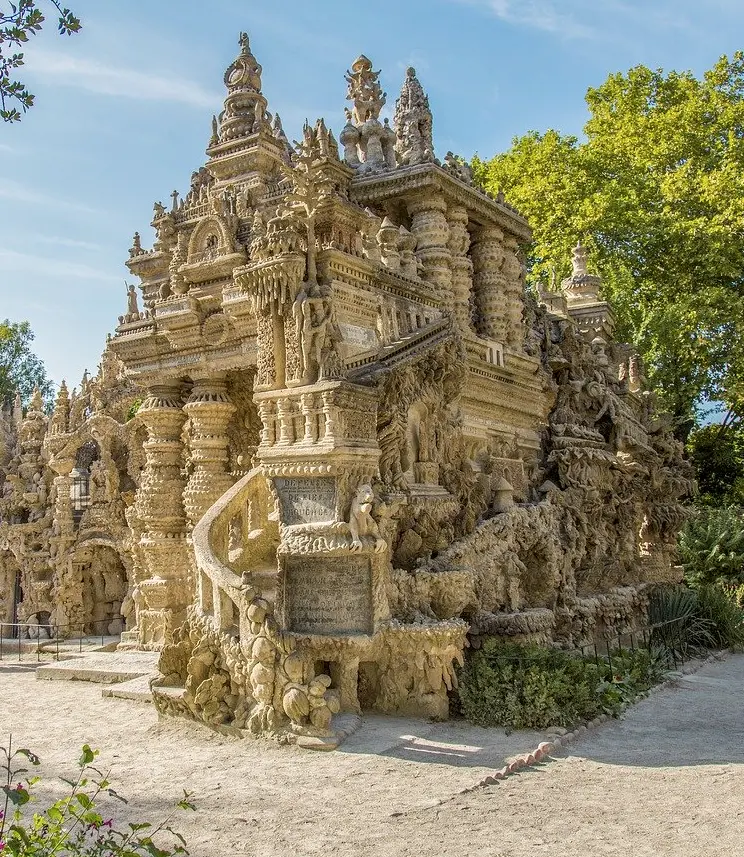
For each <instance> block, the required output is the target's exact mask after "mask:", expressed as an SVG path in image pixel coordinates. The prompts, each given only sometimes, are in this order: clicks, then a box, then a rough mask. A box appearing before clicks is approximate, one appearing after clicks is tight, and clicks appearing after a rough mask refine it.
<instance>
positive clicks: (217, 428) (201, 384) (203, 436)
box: [183, 375, 235, 527]
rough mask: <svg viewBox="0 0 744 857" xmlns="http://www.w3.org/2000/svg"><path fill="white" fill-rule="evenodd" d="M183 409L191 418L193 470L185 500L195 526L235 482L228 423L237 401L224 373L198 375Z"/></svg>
mask: <svg viewBox="0 0 744 857" xmlns="http://www.w3.org/2000/svg"><path fill="white" fill-rule="evenodd" d="M184 411H186V413H187V414H188V416H189V419H190V420H191V437H190V441H189V447H190V449H189V451H190V453H191V464H192V471H191V475H190V476H189V480H188V483H187V484H186V489H185V491H184V494H183V504H184V508H185V510H186V514H187V516H188V519H189V523H190V524H191V526H192V527H194V526H196V524H197V523H198V522H199V520H200V519H201V517H202V516H203V515H204V513H205V512H206V511H207V509H209V507H210V506H212V505H213V504H214V503H215V501H216V500H219V498H220V497H221V496H222V495H223V494H224V493H225V491H227V489H228V488H230V487H231V486H232V484H233V482H234V479H233V477H232V476H231V475H230V473H229V472H228V468H227V458H228V456H227V444H228V439H227V427H228V424H229V422H230V417H232V415H233V414H234V413H235V405H233V404H232V402H231V401H230V399H229V398H228V395H227V391H226V388H225V379H224V376H220V375H212V376H210V377H208V378H195V379H194V386H193V388H192V391H191V396H189V400H188V402H187V403H186V404H185V405H184Z"/></svg>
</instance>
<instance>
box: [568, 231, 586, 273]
mask: <svg viewBox="0 0 744 857" xmlns="http://www.w3.org/2000/svg"><path fill="white" fill-rule="evenodd" d="M587 256H588V253H587V250H586V247H584V245H583V244H582V243H581V239H579V241H578V242H577V244H576V246H575V247H574V248H573V253H572V257H571V261H572V263H573V276H574V277H576V276H583V275H584V274H586V273H587V267H586V263H587Z"/></svg>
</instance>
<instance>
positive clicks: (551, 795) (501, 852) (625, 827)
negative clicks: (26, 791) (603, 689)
mask: <svg viewBox="0 0 744 857" xmlns="http://www.w3.org/2000/svg"><path fill="white" fill-rule="evenodd" d="M11 731H12V733H13V740H14V743H15V744H16V746H27V747H30V748H31V749H33V750H34V751H35V752H37V753H38V754H39V755H40V756H41V757H42V760H43V766H42V769H41V772H42V774H43V776H44V783H45V785H44V794H43V796H44V797H51V796H52V795H54V796H60V795H62V794H63V789H64V787H63V786H62V784H61V783H59V782H58V780H57V779H56V778H57V777H59V776H65V775H67V776H69V775H70V773H72V772H74V762H75V759H76V758H77V756H78V755H79V750H80V747H81V746H82V744H83V743H86V742H87V743H89V744H90V745H91V746H93V747H98V748H100V749H101V750H102V753H101V757H100V759H101V765H102V766H104V767H105V766H111V767H112V772H111V779H112V780H113V782H114V785H115V787H116V788H117V790H118V791H119V792H120V793H121V794H123V795H125V796H126V797H127V798H128V799H129V804H128V805H127V806H126V807H124V808H121V807H118V808H115V815H116V817H117V819H118V820H119V821H120V822H124V821H129V820H137V821H140V820H143V819H148V820H158V819H160V818H162V817H163V816H164V815H165V814H167V813H168V811H169V808H170V806H171V805H172V804H173V802H174V801H176V800H177V799H178V798H179V797H180V796H181V794H182V791H183V789H188V790H189V791H191V792H193V793H194V800H195V802H196V804H197V812H195V813H186V812H185V813H179V814H178V815H177V817H176V819H175V822H174V826H175V827H176V829H178V830H179V831H180V832H181V833H182V834H183V835H184V836H185V837H186V839H187V841H188V846H189V850H190V852H191V854H192V855H194V856H195V857H218V856H219V857H224V855H228V854H235V855H261V857H278V855H298V857H305V855H316V854H323V855H353V857H357V855H359V857H366V855H375V857H403V855H411V857H428V855H437V857H439V855H443V856H444V855H467V857H480V855H482V857H486V855H487V857H527V855H530V857H535V855H540V857H542V856H543V855H545V857H559V855H560V857H564V855H572V857H585V856H586V857H589V855H591V856H592V857H602V855H623V857H643V856H644V855H681V857H685V855H690V857H692V855H694V857H713V855H715V857H719V855H737V854H742V853H744V655H732V656H729V657H728V658H727V659H726V660H724V661H722V662H718V663H714V664H710V665H706V666H704V667H703V668H702V669H701V670H700V671H699V672H698V673H696V674H695V675H693V676H689V677H685V678H683V679H680V681H679V683H678V686H677V687H675V688H671V689H668V690H664V691H661V692H660V693H658V694H654V695H653V696H652V697H651V698H649V699H647V700H644V701H643V702H641V703H640V704H638V705H637V706H635V707H634V708H633V709H632V710H631V711H630V712H629V713H628V714H627V715H626V716H625V718H624V719H623V720H621V721H619V722H612V723H609V724H606V725H605V726H602V727H600V728H599V729H597V730H594V731H592V732H589V733H587V735H586V736H584V737H583V738H582V739H581V740H580V741H579V742H577V743H576V744H574V745H573V746H572V747H571V749H570V750H569V751H567V752H564V753H563V754H561V755H560V756H559V757H558V758H556V759H555V760H552V761H549V762H547V763H545V764H542V765H540V766H538V767H536V768H532V769H527V770H525V771H522V772H520V773H519V774H517V775H515V776H512V777H510V778H509V779H507V780H505V781H503V782H501V783H499V784H498V785H495V786H490V787H486V788H482V789H478V790H476V791H474V792H472V793H469V794H466V795H459V796H458V795H457V792H458V791H459V790H460V789H462V788H465V787H467V786H471V785H474V784H475V783H477V782H478V781H479V780H480V779H482V778H483V776H485V775H486V774H488V773H490V772H492V771H493V770H494V769H495V768H497V767H499V766H500V765H501V764H502V763H503V759H504V758H508V757H509V756H511V755H514V754H515V753H517V752H523V751H526V750H530V749H532V748H533V747H534V746H535V745H536V743H537V742H538V741H539V740H543V738H544V736H542V735H538V734H537V733H515V734H513V735H510V736H506V735H505V734H504V733H503V732H501V731H499V730H483V729H480V730H479V729H473V728H472V727H469V726H467V725H466V724H463V723H453V724H438V725H437V724H430V723H424V722H422V721H412V720H402V719H394V718H380V717H372V718H367V719H366V720H365V723H364V725H363V726H362V728H361V729H360V730H359V731H358V732H357V733H355V734H354V735H352V736H351V737H350V738H349V739H348V740H347V742H346V743H345V744H344V745H343V746H342V747H341V749H339V750H338V751H336V752H335V753H313V752H310V751H306V750H298V749H296V748H292V747H278V746H276V745H274V744H272V743H270V742H268V741H251V740H241V739H236V738H229V737H224V736H221V735H217V734H215V733H213V732H211V731H210V730H208V729H205V728H202V727H199V726H196V725H193V724H188V723H185V722H182V721H163V722H160V723H159V722H158V720H157V716H156V713H155V711H154V710H153V707H152V706H151V705H145V704H142V703H137V702H131V701H126V700H114V699H104V698H102V697H101V686H100V685H95V684H89V683H87V682H67V681H36V680H35V674H34V672H33V671H31V670H30V669H29V668H27V667H24V666H18V665H15V666H14V665H13V664H9V663H5V664H3V665H0V736H7V734H8V733H9V732H11ZM441 800H444V803H442V804H437V803H436V802H437V801H441Z"/></svg>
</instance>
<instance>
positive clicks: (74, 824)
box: [0, 739, 194, 857]
mask: <svg viewBox="0 0 744 857" xmlns="http://www.w3.org/2000/svg"><path fill="white" fill-rule="evenodd" d="M0 749H2V752H3V754H4V762H3V763H2V764H0V771H2V772H3V773H4V776H3V777H2V778H3V779H4V780H5V784H4V785H3V786H2V793H3V799H0V803H2V804H3V809H2V812H0V851H2V853H3V855H6V854H8V855H14V857H52V855H66V857H138V856H139V855H149V857H171V855H175V854H188V853H189V852H188V851H187V850H186V847H185V846H186V842H185V840H184V839H183V837H182V836H181V835H180V834H178V833H176V832H175V831H174V830H173V829H172V828H171V826H170V820H171V817H168V818H166V819H165V820H164V821H162V822H161V823H160V824H157V825H155V826H153V825H151V824H149V823H148V822H130V823H129V824H128V829H125V830H119V829H117V828H116V827H115V826H114V823H113V820H112V819H110V818H109V819H104V817H103V815H101V812H100V811H99V809H98V807H97V801H98V800H99V798H100V797H102V796H108V797H112V798H116V799H117V800H119V801H122V802H124V803H126V801H125V800H124V798H122V797H121V796H120V795H118V794H117V793H116V792H115V791H114V789H113V788H111V784H110V782H109V781H108V779H107V777H106V776H105V775H104V774H103V773H102V772H101V771H99V770H98V769H97V768H95V767H93V761H94V760H95V758H96V756H97V755H98V750H91V748H90V747H89V746H88V745H87V744H86V745H85V746H84V747H83V750H82V753H81V756H80V758H79V760H78V768H79V772H78V775H77V777H76V778H75V779H74V780H64V782H65V783H67V785H68V786H69V793H68V794H67V796H66V797H64V798H60V799H59V800H56V801H54V803H52V804H51V805H50V806H48V807H47V808H46V809H43V810H39V811H35V812H33V813H29V812H28V811H27V810H28V809H29V807H30V804H31V803H32V801H33V800H34V796H33V793H32V789H33V787H34V786H36V785H37V784H38V782H39V778H38V777H28V776H25V775H26V774H28V769H27V768H25V767H23V766H24V765H25V764H30V765H32V766H33V767H38V766H39V765H40V760H39V757H38V756H36V754H34V753H32V752H31V751H30V750H28V749H26V748H19V749H17V750H14V749H13V745H12V739H10V740H9V741H8V747H7V748H5V747H2V748H0ZM1 759H2V757H0V760H1ZM177 807H179V808H181V809H194V805H193V804H192V803H191V801H190V795H189V794H187V793H184V797H183V800H181V801H179V803H178V804H177ZM164 834H170V844H165V843H163V839H164V838H167V837H164Z"/></svg>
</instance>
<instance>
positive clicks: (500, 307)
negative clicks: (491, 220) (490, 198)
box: [470, 226, 506, 343]
mask: <svg viewBox="0 0 744 857" xmlns="http://www.w3.org/2000/svg"><path fill="white" fill-rule="evenodd" d="M503 241H504V233H503V232H502V231H501V230H500V229H499V228H498V227H496V226H484V227H483V228H481V229H480V230H479V231H478V232H477V233H476V235H475V236H474V240H473V247H472V249H471V251H470V258H471V259H472V260H473V291H474V293H475V306H476V311H477V314H478V318H477V324H476V330H477V331H478V333H479V334H480V335H481V336H483V337H484V338H486V339H493V340H495V341H496V342H502V343H503V342H504V340H505V338H506V316H505V312H506V309H505V299H504V278H503V275H502V273H501V268H502V265H503V264H504V256H505V252H504V245H503Z"/></svg>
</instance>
